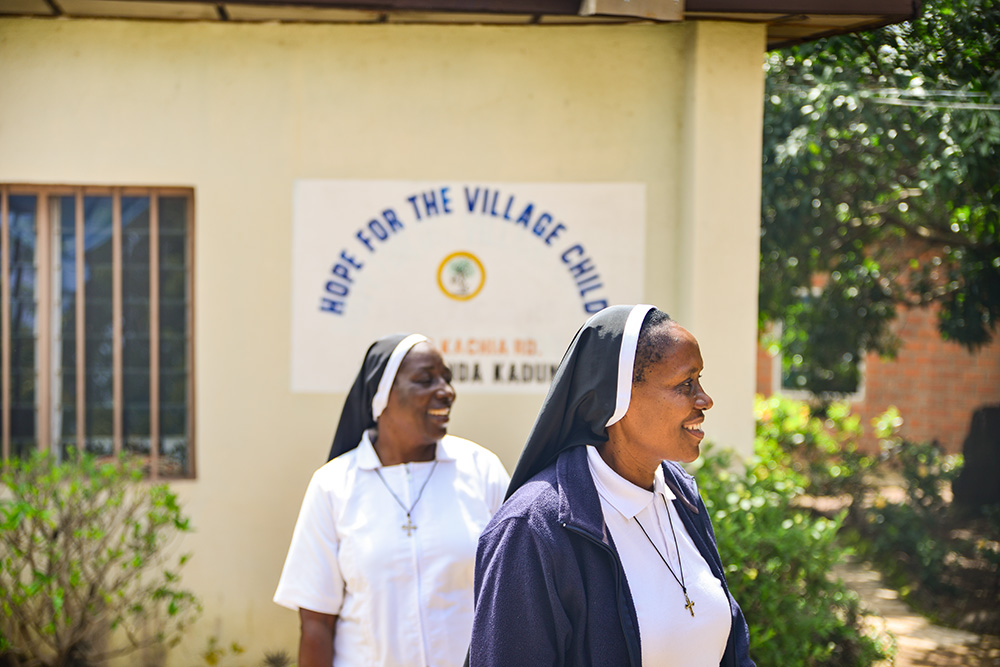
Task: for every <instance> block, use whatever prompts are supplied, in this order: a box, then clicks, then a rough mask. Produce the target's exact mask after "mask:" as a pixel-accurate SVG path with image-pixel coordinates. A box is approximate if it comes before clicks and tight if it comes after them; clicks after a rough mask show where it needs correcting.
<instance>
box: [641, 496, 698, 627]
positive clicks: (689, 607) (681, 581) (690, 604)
mask: <svg viewBox="0 0 1000 667" xmlns="http://www.w3.org/2000/svg"><path fill="white" fill-rule="evenodd" d="M660 498H662V499H663V508H664V509H665V510H666V511H667V519H668V520H669V521H670V534H671V535H673V537H674V550H675V551H677V566H678V568H679V569H680V571H681V576H680V578H679V579H678V578H677V574H676V573H675V572H674V568H672V567H670V563H668V562H667V559H666V558H664V557H663V554H661V553H660V550H659V549H658V548H657V547H656V544H655V543H654V542H653V540H651V539H650V537H649V533H647V532H646V529H645V528H643V527H642V524H641V523H639V517H633V518H634V519H635V522H636V523H638V524H639V528H640V529H641V530H642V534H643V535H645V536H646V539H647V540H649V544H650V546H651V547H653V549H654V550H655V551H656V555H657V556H659V557H660V560H662V561H663V564H664V565H666V566H667V569H668V570H670V574H672V575H674V579H675V580H676V581H677V583H678V584H679V585H680V587H681V590H682V591H684V601H685V603H686V604H685V605H684V608H685V609H687V610H688V611H689V612H691V616H694V602H692V601H691V598H689V597H688V589H687V586H686V585H684V563H682V562H681V550H680V548H679V547H678V546H677V533H675V532H674V519H673V517H672V516H670V508H669V507H667V499H666V498H663V496H660Z"/></svg>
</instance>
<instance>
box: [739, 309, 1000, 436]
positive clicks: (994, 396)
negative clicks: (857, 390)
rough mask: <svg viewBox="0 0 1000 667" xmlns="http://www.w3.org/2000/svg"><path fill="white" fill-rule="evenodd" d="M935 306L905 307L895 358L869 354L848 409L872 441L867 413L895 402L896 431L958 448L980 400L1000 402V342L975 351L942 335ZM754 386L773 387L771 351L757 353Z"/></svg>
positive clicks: (764, 389)
mask: <svg viewBox="0 0 1000 667" xmlns="http://www.w3.org/2000/svg"><path fill="white" fill-rule="evenodd" d="M936 322H937V320H936V311H934V310H933V309H903V310H900V312H899V317H898V318H897V320H896V322H895V325H894V329H895V332H896V335H898V336H899V338H900V339H901V341H902V344H901V346H900V349H899V355H898V356H897V357H896V359H894V360H883V359H879V358H878V357H877V356H875V355H869V356H868V359H867V364H866V369H865V391H864V398H863V400H862V401H861V402H858V403H853V404H852V411H853V412H854V413H855V414H857V415H859V416H860V417H861V423H862V425H863V426H864V427H865V430H866V432H868V436H869V437H867V438H866V439H865V442H864V443H863V446H865V447H866V448H868V447H871V446H873V445H874V444H875V440H874V438H872V437H871V434H870V431H871V427H870V425H871V419H872V418H873V417H876V416H878V415H879V414H881V413H882V412H884V411H885V410H886V409H887V408H888V407H889V406H892V405H895V406H896V407H897V408H898V409H899V412H900V415H901V416H902V418H903V425H902V427H901V428H900V434H901V435H902V436H903V437H905V438H907V439H910V440H915V441H929V440H934V439H936V440H937V441H938V442H940V443H941V445H942V446H943V447H944V448H945V450H946V451H947V452H950V453H956V452H960V451H962V442H963V441H964V439H965V436H966V435H967V434H968V432H969V421H970V419H971V417H972V413H973V412H974V411H975V410H976V409H977V408H979V407H981V406H983V405H998V404H1000V342H998V341H997V340H994V341H993V343H992V344H991V345H989V346H986V347H984V348H980V349H979V350H978V351H977V352H975V353H970V352H968V351H967V350H966V349H965V348H963V347H962V346H960V345H957V344H955V343H948V342H945V341H942V340H941V337H940V335H939V334H938V331H937V323H936ZM757 360H758V363H757V391H758V392H759V393H761V394H763V395H765V396H768V395H770V394H771V393H772V379H771V363H772V359H771V357H770V356H769V355H768V354H767V353H766V352H765V351H763V350H759V351H758V355H757Z"/></svg>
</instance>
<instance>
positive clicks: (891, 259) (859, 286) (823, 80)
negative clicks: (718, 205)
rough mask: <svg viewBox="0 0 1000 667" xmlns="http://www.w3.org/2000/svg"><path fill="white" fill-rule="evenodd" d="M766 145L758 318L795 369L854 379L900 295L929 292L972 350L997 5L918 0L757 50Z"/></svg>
mask: <svg viewBox="0 0 1000 667" xmlns="http://www.w3.org/2000/svg"><path fill="white" fill-rule="evenodd" d="M763 143H764V145H763V153H764V156H763V196H762V231H761V283H760V318H761V326H762V329H763V328H764V326H765V325H766V324H767V323H768V322H782V323H783V327H782V330H781V335H780V340H779V341H778V342H779V344H780V346H781V349H782V351H783V353H784V359H785V362H786V368H785V371H786V372H790V373H791V374H792V380H793V382H794V383H796V384H798V385H799V386H801V387H802V388H806V389H809V390H811V391H813V392H815V393H822V392H836V391H844V390H845V388H846V389H848V390H849V389H850V388H851V387H853V386H854V385H856V382H857V379H858V370H857V361H858V360H859V359H860V358H861V357H862V355H863V354H864V353H865V352H867V351H874V352H878V353H880V354H883V355H891V354H893V353H894V352H895V350H896V347H897V345H898V341H896V340H895V339H894V337H893V335H892V332H891V329H890V323H891V321H892V319H893V318H894V317H895V314H896V309H897V307H898V306H900V305H904V304H905V305H909V306H928V305H931V304H937V305H938V306H939V310H938V313H939V317H938V321H939V329H940V332H941V335H942V337H943V338H945V339H947V340H954V341H956V342H958V343H960V344H962V345H964V346H965V347H967V348H969V349H970V350H975V349H977V348H978V347H980V346H982V345H984V344H986V343H988V342H990V341H991V340H992V339H993V337H994V335H995V334H996V329H997V322H998V320H1000V3H998V2H997V1H996V0H928V1H927V2H925V3H923V8H922V12H921V15H920V17H919V18H918V19H916V20H914V21H912V22H908V23H904V24H900V25H894V26H887V27H885V28H882V29H880V30H877V31H873V32H869V33H862V34H854V35H843V36H838V37H832V38H828V39H825V40H821V41H818V42H814V43H810V44H805V45H801V46H797V47H793V48H790V49H785V50H779V51H774V52H772V53H770V54H769V56H768V61H767V79H766V99H765V111H764V142H763ZM794 362H798V363H797V364H794ZM789 364H792V365H794V366H795V368H792V367H791V366H789Z"/></svg>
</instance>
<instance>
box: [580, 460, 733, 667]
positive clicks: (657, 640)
mask: <svg viewBox="0 0 1000 667" xmlns="http://www.w3.org/2000/svg"><path fill="white" fill-rule="evenodd" d="M587 456H588V462H589V463H590V473H591V475H592V476H593V478H594V485H595V486H596V487H597V493H598V495H599V496H600V498H601V508H602V509H603V510H604V521H605V523H606V524H607V526H608V530H609V531H611V537H612V538H613V539H614V541H615V547H616V548H617V549H618V555H619V557H620V558H621V561H622V567H623V568H624V569H625V578H626V579H627V581H628V588H629V592H630V593H631V594H632V601H633V602H634V603H635V612H636V616H637V617H638V620H639V643H640V645H641V647H642V665H643V667H718V665H719V662H720V661H721V660H722V654H723V653H724V652H725V650H726V642H727V641H728V639H729V630H730V626H731V625H732V615H731V611H730V608H729V598H728V597H727V596H726V592H725V591H724V590H723V589H722V582H720V581H719V580H718V579H716V578H715V575H713V574H712V570H711V569H710V568H709V566H708V562H706V561H705V559H704V557H702V555H701V552H700V551H698V547H697V546H695V544H694V542H693V541H692V540H691V536H690V535H688V532H687V528H685V526H684V522H683V521H682V520H681V518H680V516H679V515H678V514H677V509H676V508H675V507H674V503H673V501H674V500H676V496H675V495H674V493H673V491H671V490H670V488H669V487H667V485H666V483H665V482H664V481H663V469H662V468H661V467H657V469H656V476H655V478H654V481H653V491H652V492H650V491H647V490H646V489H643V488H640V487H638V486H636V485H635V484H633V483H631V482H629V481H628V480H627V479H625V478H624V477H622V476H620V475H619V474H618V473H616V472H615V471H614V470H612V468H611V466H609V465H608V464H607V463H606V462H605V461H604V459H602V458H601V455H600V453H598V451H597V449H596V448H595V447H593V446H588V447H587ZM664 499H666V501H667V502H666V503H664ZM668 508H669V509H668ZM667 511H669V512H670V515H671V517H672V519H673V534H672V533H671V529H670V525H671V524H670V519H669V518H668V517H667ZM640 523H641V525H642V528H644V529H645V530H646V532H648V533H649V538H650V539H647V538H646V536H645V535H644V534H643V532H642V529H640V527H639V525H640ZM674 534H676V536H677V547H676V548H675V546H674V537H673V535H674ZM650 541H652V542H653V544H650ZM654 544H655V549H656V550H659V553H660V554H662V556H663V558H665V559H666V561H667V563H669V564H670V567H671V568H673V571H674V573H675V574H676V575H677V577H678V578H680V577H681V567H680V566H681V565H683V568H684V576H683V581H684V584H685V585H686V586H687V592H688V597H689V598H690V599H691V601H692V602H694V607H693V611H694V616H692V615H691V610H689V609H687V608H686V607H685V604H686V600H685V598H684V592H683V589H682V588H681V586H680V584H678V583H677V580H676V579H674V575H672V574H671V573H670V571H669V570H668V568H667V566H666V565H664V563H663V560H661V559H660V556H659V555H657V552H656V550H654ZM678 549H679V550H680V563H678V553H677V551H678Z"/></svg>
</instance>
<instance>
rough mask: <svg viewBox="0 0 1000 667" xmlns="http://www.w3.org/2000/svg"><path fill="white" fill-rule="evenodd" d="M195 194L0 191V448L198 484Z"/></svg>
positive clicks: (13, 187)
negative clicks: (121, 462) (142, 465)
mask: <svg viewBox="0 0 1000 667" xmlns="http://www.w3.org/2000/svg"><path fill="white" fill-rule="evenodd" d="M193 200H194V194H193V192H192V191H191V190H190V189H186V188H132V187H121V188H117V187H58V186H45V187H42V186H30V185H0V220H2V227H0V442H2V454H3V458H4V459H7V458H10V457H21V456H24V455H25V454H27V453H28V452H30V451H31V450H33V449H43V450H50V451H52V452H53V453H55V455H56V456H58V457H60V458H64V457H66V456H69V455H70V452H72V451H86V452H90V453H92V454H95V455H97V456H99V457H106V456H115V455H117V454H119V453H121V452H123V451H124V452H129V453H132V454H135V455H138V456H140V457H143V458H144V459H145V460H146V461H147V467H148V471H149V475H150V476H151V477H152V478H161V477H193V476H194V449H193V448H194V442H193V437H192V435H193V423H194V410H193V407H194V400H193V398H194V396H193V394H194V392H193V388H194V384H193V373H192V358H193V356H192V353H193V350H192V341H193V336H192V325H193V322H192V266H193V262H192V238H193V233H192V225H193V220H192V218H193Z"/></svg>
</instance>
